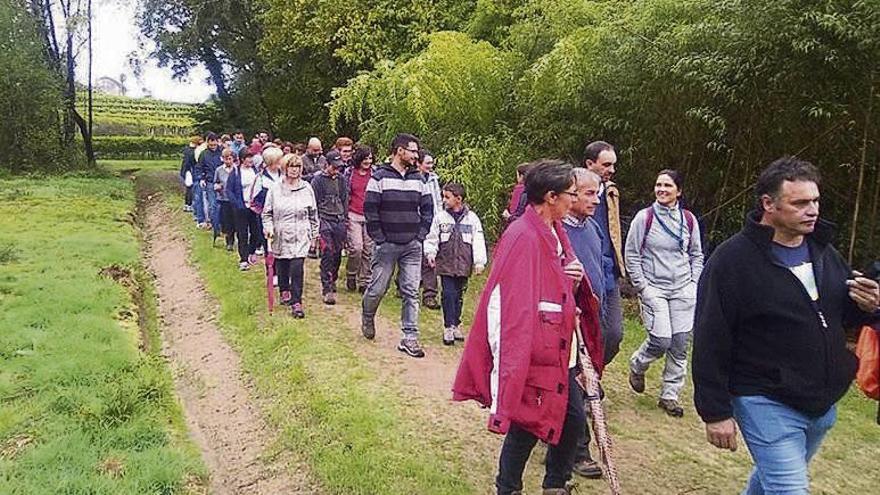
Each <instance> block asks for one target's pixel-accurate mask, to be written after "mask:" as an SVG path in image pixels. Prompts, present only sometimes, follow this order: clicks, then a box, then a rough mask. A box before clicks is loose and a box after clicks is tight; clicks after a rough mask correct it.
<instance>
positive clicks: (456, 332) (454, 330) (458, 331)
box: [452, 325, 464, 342]
mask: <svg viewBox="0 0 880 495" xmlns="http://www.w3.org/2000/svg"><path fill="white" fill-rule="evenodd" d="M452 338H454V339H455V340H457V341H459V342H464V334H463V333H461V329H460V328H458V325H455V326H454V327H452Z"/></svg>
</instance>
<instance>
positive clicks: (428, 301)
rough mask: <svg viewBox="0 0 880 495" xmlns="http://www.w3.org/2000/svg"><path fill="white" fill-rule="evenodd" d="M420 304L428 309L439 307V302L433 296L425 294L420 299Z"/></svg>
mask: <svg viewBox="0 0 880 495" xmlns="http://www.w3.org/2000/svg"><path fill="white" fill-rule="evenodd" d="M422 304H423V305H424V306H425V307H426V308H428V309H440V304H439V303H438V302H437V298H436V297H434V296H427V297H425V298H424V299H422Z"/></svg>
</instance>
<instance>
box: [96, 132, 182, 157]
mask: <svg viewBox="0 0 880 495" xmlns="http://www.w3.org/2000/svg"><path fill="white" fill-rule="evenodd" d="M188 142H189V141H188V139H186V138H185V137H173V136H163V137H152V136H95V154H96V155H97V156H98V158H101V159H108V160H138V159H140V160H156V159H161V158H178V157H180V154H181V150H182V149H183V147H184V146H186V144H187V143H188Z"/></svg>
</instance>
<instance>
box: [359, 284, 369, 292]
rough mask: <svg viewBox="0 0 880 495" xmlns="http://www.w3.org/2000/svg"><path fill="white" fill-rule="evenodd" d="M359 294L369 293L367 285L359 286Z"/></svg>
mask: <svg viewBox="0 0 880 495" xmlns="http://www.w3.org/2000/svg"><path fill="white" fill-rule="evenodd" d="M358 292H359V293H361V294H363V293H365V292H367V286H366V285H361V286H359V287H358Z"/></svg>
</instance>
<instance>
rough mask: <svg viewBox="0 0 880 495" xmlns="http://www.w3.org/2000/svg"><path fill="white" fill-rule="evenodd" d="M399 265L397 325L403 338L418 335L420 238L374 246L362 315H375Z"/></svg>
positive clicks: (420, 266)
mask: <svg viewBox="0 0 880 495" xmlns="http://www.w3.org/2000/svg"><path fill="white" fill-rule="evenodd" d="M395 265H397V267H398V271H399V273H398V276H397V281H398V282H399V283H400V292H401V294H402V295H403V306H402V307H401V308H400V327H401V330H402V331H403V338H404V339H417V338H418V337H419V282H420V281H421V279H422V242H421V241H419V240H418V239H413V240H412V241H410V242H408V243H406V244H394V243H392V242H384V243H382V244H378V245H376V246H375V247H374V248H373V258H372V259H371V260H370V267H371V270H372V275H371V276H370V283H369V285H367V290H366V291H365V292H364V299H363V318H364V319H372V318H374V317H375V316H376V311H377V310H378V309H379V303H380V302H382V297H383V296H385V291H387V290H388V284H389V283H390V282H391V274H392V273H394V266H395Z"/></svg>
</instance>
